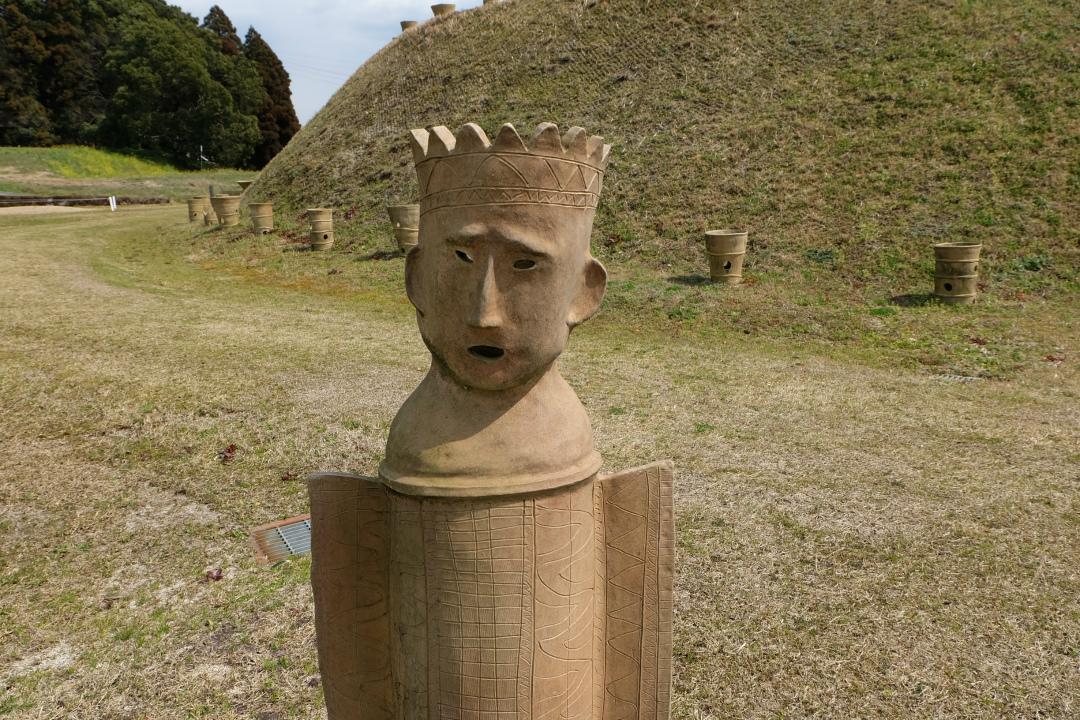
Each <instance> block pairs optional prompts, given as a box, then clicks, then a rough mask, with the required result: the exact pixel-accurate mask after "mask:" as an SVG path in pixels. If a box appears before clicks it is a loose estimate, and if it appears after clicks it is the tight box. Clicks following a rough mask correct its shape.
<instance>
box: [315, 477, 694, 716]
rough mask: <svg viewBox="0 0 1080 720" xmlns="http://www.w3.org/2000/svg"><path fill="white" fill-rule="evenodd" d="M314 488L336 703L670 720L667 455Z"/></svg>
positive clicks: (324, 623)
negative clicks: (426, 489) (505, 488)
mask: <svg viewBox="0 0 1080 720" xmlns="http://www.w3.org/2000/svg"><path fill="white" fill-rule="evenodd" d="M309 489H310V493H311V528H312V558H313V559H312V570H311V574H312V586H313V588H314V591H315V607H316V618H315V621H316V628H317V631H318V638H319V643H318V644H319V665H320V669H321V672H322V680H323V685H324V687H325V692H326V705H327V711H328V717H329V718H331V719H335V718H351V717H357V716H358V712H359V711H358V709H359V708H363V710H364V712H363V713H362V714H363V716H364V717H369V718H372V719H376V718H379V719H383V718H385V720H403V719H404V720H428V719H429V718H433V717H434V718H449V717H453V718H478V719H479V718H483V717H489V716H490V717H492V718H496V717H497V718H500V720H511V719H514V720H517V719H520V720H525V719H527V718H530V719H531V718H548V717H551V718H568V719H573V718H577V719H581V720H585V719H586V718H588V719H590V720H622V719H624V718H636V719H639V720H646V719H648V720H654V719H655V720H666V718H667V717H668V714H669V709H670V692H671V690H670V688H671V647H672V591H671V588H672V572H673V560H674V514H673V509H672V466H671V464H670V463H669V462H662V463H655V464H653V465H648V466H645V467H642V468H637V469H634V470H628V471H626V472H623V473H618V474H615V475H607V476H600V477H598V478H596V477H594V478H589V479H587V480H585V481H584V482H580V483H577V484H575V485H572V486H569V487H565V488H560V489H558V490H554V491H548V492H543V493H533V494H528V495H518V496H506V497H497V498H470V499H464V500H463V499H448V498H421V497H414V496H408V495H402V494H400V493H396V492H394V491H393V490H390V489H389V488H387V487H386V486H385V485H384V484H383V483H381V482H379V480H378V479H375V478H364V477H358V476H355V475H346V474H321V475H315V476H313V477H312V478H311V479H310V480H309Z"/></svg>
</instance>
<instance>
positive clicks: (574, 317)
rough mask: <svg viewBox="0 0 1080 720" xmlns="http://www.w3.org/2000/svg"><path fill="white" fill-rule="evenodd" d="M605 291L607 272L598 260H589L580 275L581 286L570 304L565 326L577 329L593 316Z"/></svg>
mask: <svg viewBox="0 0 1080 720" xmlns="http://www.w3.org/2000/svg"><path fill="white" fill-rule="evenodd" d="M605 290H607V270H605V269H604V266H603V265H601V264H600V261H599V260H597V259H596V258H589V262H588V263H587V264H586V265H585V270H584V272H582V273H581V285H580V286H579V287H578V292H577V296H576V297H575V298H574V302H573V303H571V304H570V316H569V317H568V318H567V319H566V322H567V324H568V325H569V326H570V327H577V326H578V325H580V324H581V323H583V322H585V321H586V320H588V319H589V318H591V317H592V316H593V315H595V314H596V311H597V310H599V309H600V303H601V302H602V301H603V299H604V291H605Z"/></svg>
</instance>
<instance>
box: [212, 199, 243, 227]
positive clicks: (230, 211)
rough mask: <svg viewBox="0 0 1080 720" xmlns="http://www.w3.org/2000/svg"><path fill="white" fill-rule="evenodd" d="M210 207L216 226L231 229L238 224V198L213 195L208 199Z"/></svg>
mask: <svg viewBox="0 0 1080 720" xmlns="http://www.w3.org/2000/svg"><path fill="white" fill-rule="evenodd" d="M210 205H211V206H212V207H213V210H214V214H215V215H217V219H218V224H220V225H222V226H225V227H233V226H235V225H239V224H240V196H239V195H215V196H214V197H212V198H210Z"/></svg>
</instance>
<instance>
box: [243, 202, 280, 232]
mask: <svg viewBox="0 0 1080 720" xmlns="http://www.w3.org/2000/svg"><path fill="white" fill-rule="evenodd" d="M248 212H249V213H250V214H251V226H252V229H253V230H255V234H256V235H264V234H266V233H269V232H273V230H274V203H268V202H267V203H248Z"/></svg>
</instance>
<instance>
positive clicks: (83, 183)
mask: <svg viewBox="0 0 1080 720" xmlns="http://www.w3.org/2000/svg"><path fill="white" fill-rule="evenodd" d="M252 174H253V173H251V172H250V171H240V170H227V169H226V170H215V171H210V172H185V171H180V170H177V169H175V168H173V167H171V166H169V165H164V164H161V163H155V162H150V161H147V160H142V159H139V158H136V157H131V156H129V155H121V154H119V153H114V152H109V151H107V150H98V149H96V148H90V147H81V146H73V145H66V146H59V147H51V148H23V147H0V191H5V192H13V193H26V194H31V195H61V196H62V195H96V196H104V195H121V196H131V197H167V198H170V199H173V200H182V199H185V198H187V197H190V196H191V195H197V194H202V195H205V194H206V188H207V185H208V184H216V185H218V186H219V187H221V188H224V189H226V191H227V192H232V191H233V190H238V188H237V187H236V185H235V182H236V180H238V179H242V178H247V177H249V176H251V175H252Z"/></svg>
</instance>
